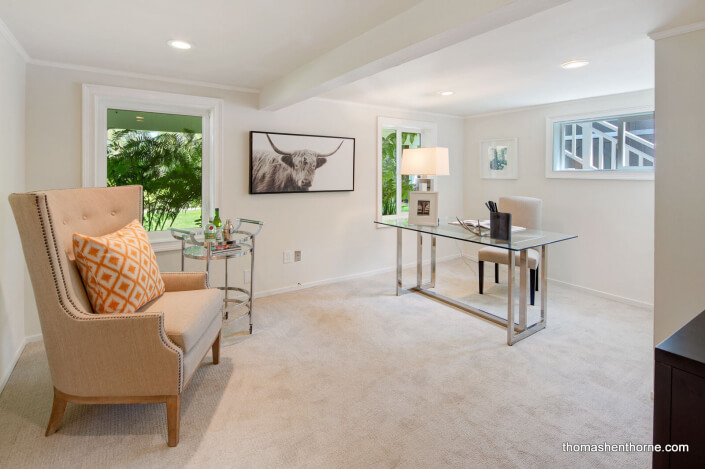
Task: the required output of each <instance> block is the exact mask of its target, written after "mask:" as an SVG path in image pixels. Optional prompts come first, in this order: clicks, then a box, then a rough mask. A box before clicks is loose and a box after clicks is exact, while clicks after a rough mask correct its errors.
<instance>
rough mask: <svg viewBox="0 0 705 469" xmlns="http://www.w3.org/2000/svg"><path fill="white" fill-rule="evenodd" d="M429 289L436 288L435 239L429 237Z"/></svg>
mask: <svg viewBox="0 0 705 469" xmlns="http://www.w3.org/2000/svg"><path fill="white" fill-rule="evenodd" d="M428 286H429V288H434V287H435V286H436V237H435V236H431V283H429V285H428Z"/></svg>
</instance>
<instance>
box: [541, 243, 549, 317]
mask: <svg viewBox="0 0 705 469" xmlns="http://www.w3.org/2000/svg"><path fill="white" fill-rule="evenodd" d="M547 272H548V246H546V245H545V244H544V245H543V246H541V322H543V323H544V326H545V325H546V315H547V313H548V308H547V306H548V293H547V292H546V290H547V289H548V274H547Z"/></svg>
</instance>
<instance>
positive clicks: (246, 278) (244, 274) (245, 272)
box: [242, 270, 250, 283]
mask: <svg viewBox="0 0 705 469" xmlns="http://www.w3.org/2000/svg"><path fill="white" fill-rule="evenodd" d="M242 277H243V279H242V280H243V281H244V282H245V283H250V271H249V270H243V271H242Z"/></svg>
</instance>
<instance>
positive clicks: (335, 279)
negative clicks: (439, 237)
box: [255, 254, 461, 298]
mask: <svg viewBox="0 0 705 469" xmlns="http://www.w3.org/2000/svg"><path fill="white" fill-rule="evenodd" d="M460 257H461V256H460V254H452V255H449V256H445V257H439V258H437V259H436V262H443V261H450V260H452V259H458V258H460ZM428 264H430V262H424V265H428ZM415 265H416V262H408V263H406V264H403V265H402V267H403V268H407V267H413V266H415ZM396 268H397V267H396V266H392V267H385V268H383V269H375V270H369V271H367V272H361V273H358V274H351V275H343V276H341V277H333V278H328V279H324V280H316V281H313V282H306V283H299V284H296V285H292V286H288V287H283V288H273V289H271V290H266V291H262V292H258V293H255V298H264V297H265V296H272V295H278V294H280V293H287V292H291V291H296V290H303V289H305V288H311V287H317V286H319V285H328V284H330V283H336V282H342V281H344V280H352V279H356V278H363V277H372V276H373V275H377V274H384V273H387V272H393V271H394V270H396Z"/></svg>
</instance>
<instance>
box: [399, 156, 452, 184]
mask: <svg viewBox="0 0 705 469" xmlns="http://www.w3.org/2000/svg"><path fill="white" fill-rule="evenodd" d="M401 174H404V175H417V176H418V178H417V179H416V190H418V191H431V190H432V189H431V181H432V180H431V179H430V178H429V177H428V176H448V175H449V174H450V172H449V168H448V149H447V148H443V147H425V148H407V149H405V150H404V151H402V154H401Z"/></svg>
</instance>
